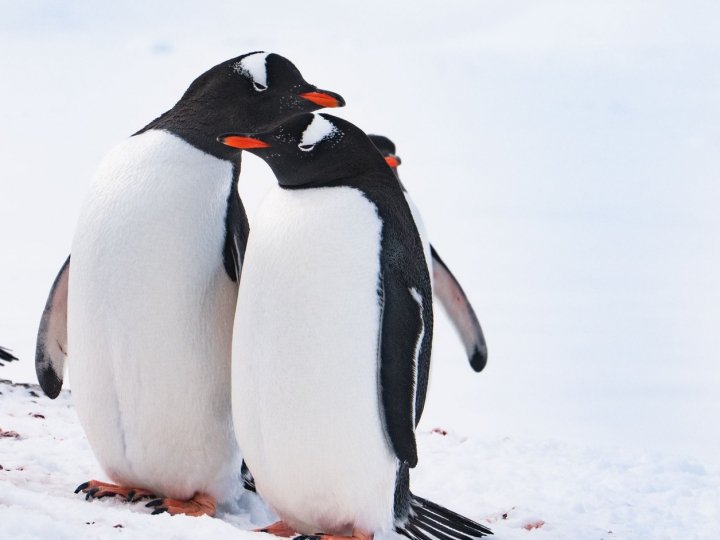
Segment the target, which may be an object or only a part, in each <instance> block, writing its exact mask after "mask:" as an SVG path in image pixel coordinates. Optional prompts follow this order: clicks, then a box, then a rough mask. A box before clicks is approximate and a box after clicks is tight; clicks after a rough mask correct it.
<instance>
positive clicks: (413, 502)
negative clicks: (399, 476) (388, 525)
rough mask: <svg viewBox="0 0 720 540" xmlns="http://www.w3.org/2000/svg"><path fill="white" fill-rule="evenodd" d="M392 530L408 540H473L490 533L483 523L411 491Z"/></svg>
mask: <svg viewBox="0 0 720 540" xmlns="http://www.w3.org/2000/svg"><path fill="white" fill-rule="evenodd" d="M395 531H396V532H398V533H400V534H402V535H404V536H406V537H408V538H410V540H473V539H475V538H482V537H484V536H487V535H490V534H492V531H491V530H490V529H488V528H487V527H485V526H484V525H481V524H480V523H477V522H475V521H473V520H472V519H469V518H466V517H465V516H461V515H460V514H457V513H455V512H453V511H452V510H448V509H447V508H444V507H442V506H440V505H439V504H436V503H434V502H432V501H428V500H427V499H423V498H422V497H418V496H417V495H413V494H412V493H411V494H410V506H409V508H408V511H407V513H406V515H405V516H404V517H402V518H400V519H398V520H397V521H396V523H395Z"/></svg>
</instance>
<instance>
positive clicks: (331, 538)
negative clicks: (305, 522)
mask: <svg viewBox="0 0 720 540" xmlns="http://www.w3.org/2000/svg"><path fill="white" fill-rule="evenodd" d="M294 540H373V535H372V533H366V532H363V531H360V530H358V529H355V530H354V531H353V533H352V536H339V535H336V534H304V535H301V536H296V537H295V539H294Z"/></svg>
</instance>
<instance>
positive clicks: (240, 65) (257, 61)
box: [233, 52, 270, 92]
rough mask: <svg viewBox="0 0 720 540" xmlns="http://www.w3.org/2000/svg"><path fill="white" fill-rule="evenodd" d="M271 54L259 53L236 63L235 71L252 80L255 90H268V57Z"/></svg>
mask: <svg viewBox="0 0 720 540" xmlns="http://www.w3.org/2000/svg"><path fill="white" fill-rule="evenodd" d="M269 54H270V53H266V52H257V53H254V54H251V55H249V56H246V57H245V58H243V59H242V60H240V61H239V62H237V63H235V65H234V66H233V69H234V70H235V71H237V72H238V73H242V74H243V75H245V76H246V77H249V78H250V79H252V82H253V88H255V90H257V91H258V92H263V91H265V90H267V65H266V61H267V57H268V55H269Z"/></svg>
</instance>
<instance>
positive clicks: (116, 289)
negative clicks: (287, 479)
mask: <svg viewBox="0 0 720 540" xmlns="http://www.w3.org/2000/svg"><path fill="white" fill-rule="evenodd" d="M331 104H334V105H336V106H339V105H342V104H343V101H342V98H341V97H340V96H338V95H337V94H333V93H331V92H327V91H320V90H318V89H317V88H316V87H315V86H313V85H311V84H310V83H308V82H306V81H305V80H304V79H303V77H302V75H301V74H300V72H299V71H298V70H297V68H296V67H295V66H294V65H293V64H292V63H291V62H290V61H288V60H287V59H285V58H283V57H282V56H279V55H276V54H269V53H264V52H255V53H250V54H247V55H243V56H240V57H237V58H233V59H231V60H228V61H226V62H223V63H221V64H219V65H217V66H215V67H213V68H211V69H210V70H208V71H207V72H206V73H204V74H202V75H200V76H199V77H198V78H197V79H196V80H195V81H194V82H193V83H192V84H191V85H190V87H189V88H188V90H187V91H186V92H185V94H184V95H183V96H182V98H181V99H180V101H178V103H177V104H176V105H175V106H174V107H173V108H172V109H170V110H169V111H167V112H166V113H164V114H163V115H162V116H160V117H159V118H157V119H155V120H153V121H152V122H151V123H150V124H148V125H147V126H146V127H145V128H143V129H141V130H140V131H138V132H137V133H136V134H134V135H133V136H131V137H130V138H128V139H127V140H125V141H123V142H122V143H120V144H119V145H118V146H117V147H116V148H114V149H113V150H112V151H111V152H110V153H109V154H108V155H107V156H106V157H105V159H104V160H103V162H102V163H101V165H100V167H99V169H98V172H97V174H96V176H95V179H94V181H93V183H92V185H91V187H90V190H89V194H88V196H87V197H86V200H85V203H84V205H83V207H82V210H81V214H80V217H79V220H78V224H77V227H76V232H75V237H74V240H73V247H72V259H70V258H69V259H68V260H67V261H66V263H65V265H64V266H63V268H62V269H61V271H60V273H59V275H58V278H57V279H56V281H55V283H54V285H53V288H52V291H51V293H50V296H49V298H48V302H47V306H46V309H45V312H44V313H43V316H42V321H41V325H40V330H39V334H38V342H37V354H36V370H37V374H38V379H39V381H40V384H41V386H42V388H43V390H44V391H45V392H46V393H47V394H48V395H49V396H50V397H55V396H56V395H57V393H58V392H59V390H60V387H61V385H62V377H63V365H64V362H65V356H66V355H67V357H68V358H69V362H68V363H69V366H70V370H71V372H72V380H73V398H74V401H75V405H76V409H77V412H78V416H79V418H80V420H81V423H82V425H83V428H84V429H85V432H86V434H87V437H88V441H89V442H90V445H91V446H92V449H93V451H94V453H95V456H96V457H97V459H98V461H99V463H100V465H101V466H102V468H103V469H104V471H105V473H106V474H107V475H108V476H109V477H110V478H111V479H112V480H113V481H114V482H116V483H118V484H122V485H124V486H133V487H140V488H143V487H144V488H147V489H148V490H152V492H153V493H155V494H157V495H161V494H162V495H166V496H169V497H173V498H176V499H183V500H184V499H187V498H189V497H191V496H193V494H194V493H196V492H201V493H204V494H207V495H210V496H212V497H214V498H215V499H219V500H222V499H224V498H226V496H227V495H228V494H229V493H230V492H231V491H232V490H234V489H235V486H236V485H237V482H236V480H237V476H238V474H239V469H240V463H239V462H238V459H239V456H238V453H237V444H236V442H235V437H234V435H233V430H232V420H231V406H230V384H229V381H230V355H231V340H232V325H233V317H234V313H235V304H236V295H237V282H238V278H239V275H240V271H241V266H242V261H243V257H244V252H245V244H246V241H247V235H248V230H249V228H248V221H247V217H246V215H245V210H244V209H243V205H242V202H241V201H240V198H239V194H238V191H237V182H238V174H239V172H240V152H238V151H237V150H236V149H231V148H228V147H226V146H224V145H221V144H219V143H218V142H217V141H216V140H215V138H216V135H217V133H218V131H223V130H228V129H262V128H264V127H269V126H272V125H274V124H276V123H278V122H279V121H281V120H283V119H286V118H288V117H290V116H292V115H293V114H296V113H299V112H303V111H311V110H315V109H317V108H319V107H320V106H323V105H331Z"/></svg>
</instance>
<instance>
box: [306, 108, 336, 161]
mask: <svg viewBox="0 0 720 540" xmlns="http://www.w3.org/2000/svg"><path fill="white" fill-rule="evenodd" d="M314 116H315V118H313V121H312V122H310V125H309V126H308V127H307V128H305V131H304V132H303V134H302V138H301V139H300V144H298V148H300V150H302V151H303V152H309V151H310V150H312V149H313V148H314V147H315V145H316V144H317V143H319V142H320V141H322V140H324V139H329V138H331V137H332V136H333V135H335V133H337V132H338V128H336V127H335V125H334V124H333V123H332V122H330V120H328V119H327V118H323V117H322V116H320V115H319V114H316V115H314Z"/></svg>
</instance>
